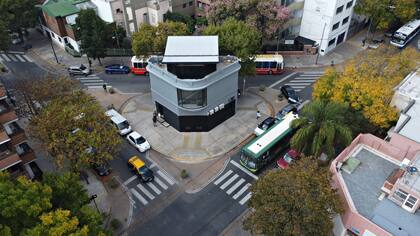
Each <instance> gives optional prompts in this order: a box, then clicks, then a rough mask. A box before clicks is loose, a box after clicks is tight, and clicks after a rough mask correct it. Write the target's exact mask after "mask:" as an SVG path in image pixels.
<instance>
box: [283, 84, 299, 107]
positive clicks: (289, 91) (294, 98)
mask: <svg viewBox="0 0 420 236" xmlns="http://www.w3.org/2000/svg"><path fill="white" fill-rule="evenodd" d="M280 91H281V93H282V94H283V96H285V97H286V98H287V100H289V102H290V103H293V104H297V103H300V98H299V96H298V94H297V92H296V91H295V90H294V89H293V88H292V87H290V86H289V85H285V86H283V87H281V89H280Z"/></svg>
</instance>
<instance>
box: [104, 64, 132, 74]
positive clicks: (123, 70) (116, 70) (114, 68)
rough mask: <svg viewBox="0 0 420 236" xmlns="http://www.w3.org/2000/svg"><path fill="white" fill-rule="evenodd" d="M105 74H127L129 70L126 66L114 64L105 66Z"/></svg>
mask: <svg viewBox="0 0 420 236" xmlns="http://www.w3.org/2000/svg"><path fill="white" fill-rule="evenodd" d="M105 73H107V74H128V73H130V68H129V67H128V66H124V65H120V64H114V65H109V66H105Z"/></svg>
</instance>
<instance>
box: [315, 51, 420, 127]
mask: <svg viewBox="0 0 420 236" xmlns="http://www.w3.org/2000/svg"><path fill="white" fill-rule="evenodd" d="M419 62H420V54H419V53H418V52H416V50H415V49H412V48H407V49H405V50H403V51H402V52H399V51H397V50H395V49H394V48H389V47H381V48H379V50H373V51H370V52H368V53H366V54H363V55H360V56H358V57H357V58H355V59H354V60H352V61H349V62H348V63H347V64H346V65H345V66H344V69H343V70H342V71H336V70H335V69H333V68H331V69H329V70H327V71H326V73H325V75H324V76H323V77H322V78H321V79H320V80H319V81H318V82H317V83H316V84H315V86H314V91H313V98H314V99H321V100H325V101H334V102H339V103H347V104H349V105H350V106H351V107H352V108H353V109H354V110H356V111H361V112H362V114H363V116H364V117H365V118H366V119H367V120H369V121H370V122H371V123H372V124H374V125H376V126H378V127H381V128H388V127H389V126H390V125H391V123H392V122H394V121H396V120H397V118H398V113H397V110H396V109H395V108H393V107H391V106H390V105H389V104H390V102H391V99H392V96H393V93H394V91H393V88H394V87H395V86H396V85H398V83H400V82H401V81H402V80H403V79H404V77H405V76H406V75H407V74H408V73H409V72H411V71H413V70H415V69H416V68H417V67H418V66H419Z"/></svg>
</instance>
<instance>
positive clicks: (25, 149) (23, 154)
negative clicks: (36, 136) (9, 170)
mask: <svg viewBox="0 0 420 236" xmlns="http://www.w3.org/2000/svg"><path fill="white" fill-rule="evenodd" d="M16 152H17V153H18V154H19V156H20V158H21V159H22V164H26V163H29V162H32V161H34V160H35V159H36V156H35V152H34V151H33V150H32V148H31V147H30V146H29V145H28V144H27V143H26V142H24V143H21V144H19V145H18V146H16Z"/></svg>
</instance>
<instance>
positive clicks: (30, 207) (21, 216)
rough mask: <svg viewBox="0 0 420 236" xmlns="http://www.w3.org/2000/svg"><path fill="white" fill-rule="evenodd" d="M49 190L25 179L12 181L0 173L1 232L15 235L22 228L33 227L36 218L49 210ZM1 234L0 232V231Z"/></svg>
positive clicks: (3, 173)
mask: <svg viewBox="0 0 420 236" xmlns="http://www.w3.org/2000/svg"><path fill="white" fill-rule="evenodd" d="M50 199H51V188H50V187H49V186H47V185H45V184H42V183H39V182H32V181H30V180H28V179H27V178H25V177H18V178H17V179H13V178H12V177H10V176H9V175H8V174H7V173H5V172H0V209H1V211H0V223H1V224H3V225H4V226H7V227H5V228H3V229H2V230H6V231H7V228H9V229H10V231H11V232H12V234H13V235H17V234H18V233H19V232H21V231H22V230H23V229H24V228H28V227H33V226H34V225H35V224H36V222H37V218H38V216H40V215H41V214H42V213H43V212H45V211H47V210H49V209H51V207H52V205H51V203H50ZM0 232H1V231H0Z"/></svg>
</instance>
